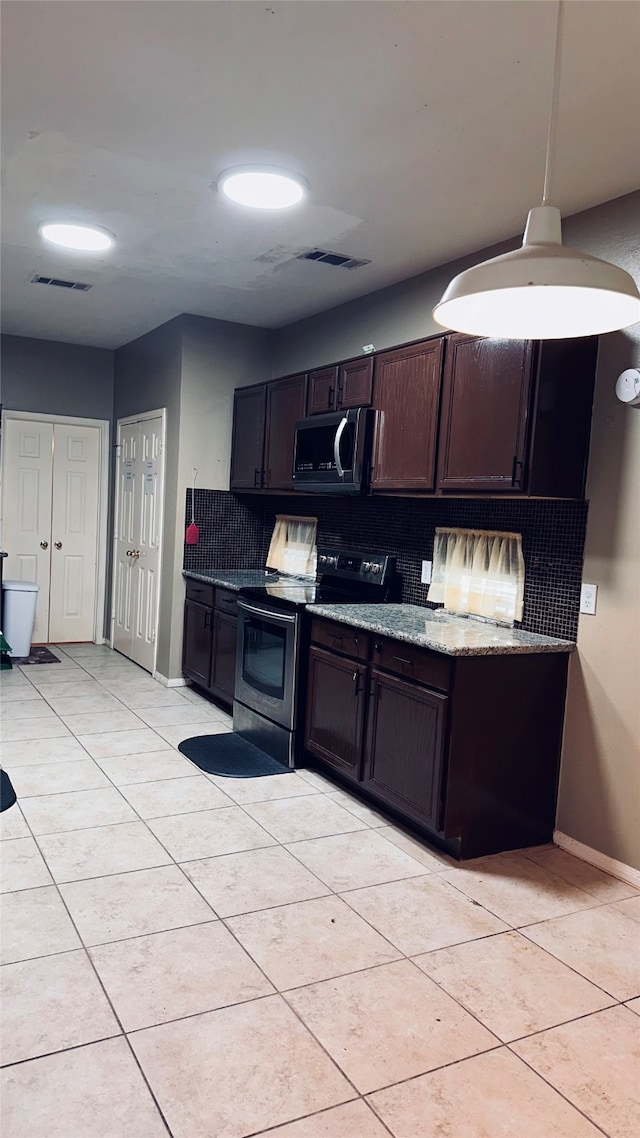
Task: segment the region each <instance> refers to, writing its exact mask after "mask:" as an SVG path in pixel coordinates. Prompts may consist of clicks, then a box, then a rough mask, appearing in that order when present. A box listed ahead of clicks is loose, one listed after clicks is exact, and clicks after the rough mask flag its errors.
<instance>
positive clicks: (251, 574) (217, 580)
mask: <svg viewBox="0 0 640 1138" xmlns="http://www.w3.org/2000/svg"><path fill="white" fill-rule="evenodd" d="M182 576H183V577H188V578H189V580H190V581H204V582H205V584H207V585H217V586H218V588H219V589H233V590H234V592H236V593H237V592H238V591H239V590H240V589H252V588H254V587H255V586H257V585H264V584H266V583H267V582H271V584H273V582H274V581H277V580H278V577H279V574H278V573H267V572H266V571H265V570H264V569H212V570H211V572H210V573H192V572H191V571H190V570H188V569H185V570H183V573H182Z"/></svg>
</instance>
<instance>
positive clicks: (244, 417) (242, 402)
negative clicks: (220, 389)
mask: <svg viewBox="0 0 640 1138" xmlns="http://www.w3.org/2000/svg"><path fill="white" fill-rule="evenodd" d="M266 399H267V394H266V386H265V384H264V383H262V384H260V386H259V387H240V388H238V390H236V391H235V392H234V394H233V433H232V437H231V478H230V488H231V489H232V490H259V489H261V487H262V480H263V457H264V425H265V424H264V419H265V407H266Z"/></svg>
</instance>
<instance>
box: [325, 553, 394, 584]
mask: <svg viewBox="0 0 640 1138" xmlns="http://www.w3.org/2000/svg"><path fill="white" fill-rule="evenodd" d="M395 567H396V563H395V557H391V556H389V554H387V553H355V552H353V551H351V550H347V549H329V548H327V547H326V546H318V573H319V575H320V576H321V577H341V578H342V579H343V580H351V581H369V582H372V583H375V584H377V585H382V584H384V583H385V582H386V581H388V580H389V578H391V577H392V576H393V575H394V573H395Z"/></svg>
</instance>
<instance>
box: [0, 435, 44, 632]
mask: <svg viewBox="0 0 640 1138" xmlns="http://www.w3.org/2000/svg"><path fill="white" fill-rule="evenodd" d="M52 447H53V424H52V423H39V422H31V421H28V420H25V419H11V418H9V417H7V418H6V419H5V430H4V439H3V448H2V449H3V478H2V500H3V519H2V522H3V525H2V544H3V548H4V549H5V550H6V551H7V553H8V557H7V558H6V561H5V563H4V570H3V573H4V577H5V579H6V580H11V579H13V580H16V579H17V580H20V581H35V582H36V584H38V585H39V586H40V591H39V593H38V604H37V608H36V621H35V625H34V630H33V636H32V640H33V643H34V644H38V643H40V644H42V643H45V642H46V641H47V640H48V639H49V574H50V564H51V492H52Z"/></svg>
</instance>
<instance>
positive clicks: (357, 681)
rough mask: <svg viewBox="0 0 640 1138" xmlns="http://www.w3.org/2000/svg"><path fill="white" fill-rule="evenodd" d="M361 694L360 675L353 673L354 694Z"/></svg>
mask: <svg viewBox="0 0 640 1138" xmlns="http://www.w3.org/2000/svg"><path fill="white" fill-rule="evenodd" d="M359 692H360V673H359V672H354V673H353V694H354V695H358V694H359Z"/></svg>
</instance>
